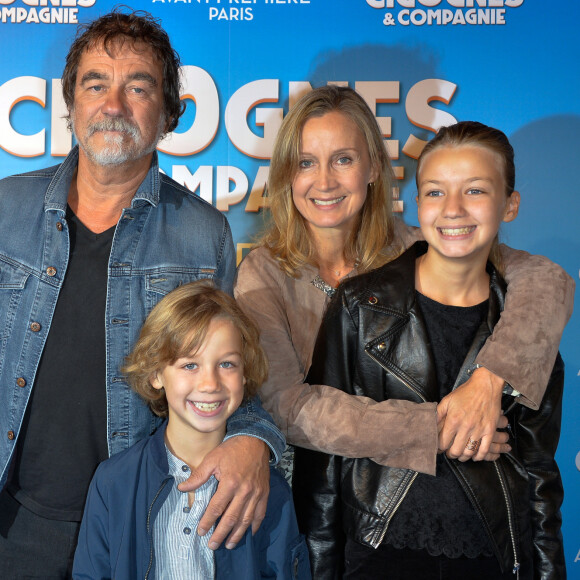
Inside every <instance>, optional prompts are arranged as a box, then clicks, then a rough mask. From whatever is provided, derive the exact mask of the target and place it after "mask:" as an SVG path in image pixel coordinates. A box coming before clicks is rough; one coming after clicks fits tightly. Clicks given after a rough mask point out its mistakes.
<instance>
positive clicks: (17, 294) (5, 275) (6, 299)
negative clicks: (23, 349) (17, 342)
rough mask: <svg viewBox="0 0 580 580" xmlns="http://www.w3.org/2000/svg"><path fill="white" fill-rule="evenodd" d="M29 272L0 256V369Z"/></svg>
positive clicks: (0, 368)
mask: <svg viewBox="0 0 580 580" xmlns="http://www.w3.org/2000/svg"><path fill="white" fill-rule="evenodd" d="M29 277H30V272H29V271H28V270H26V269H24V268H23V267H21V266H19V265H18V264H16V263H14V262H13V261H10V262H8V261H6V260H4V259H3V258H2V257H1V256H0V304H2V305H3V307H2V308H0V371H1V370H2V366H3V362H4V360H5V358H6V357H5V354H6V353H5V349H6V343H7V339H8V338H9V337H10V335H11V333H12V330H13V326H14V319H15V318H16V312H17V310H18V306H19V304H20V300H21V297H22V290H23V289H24V286H25V285H26V281H27V280H28V278H29Z"/></svg>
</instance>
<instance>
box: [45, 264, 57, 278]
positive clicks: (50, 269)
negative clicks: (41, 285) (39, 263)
mask: <svg viewBox="0 0 580 580" xmlns="http://www.w3.org/2000/svg"><path fill="white" fill-rule="evenodd" d="M46 273H47V275H48V276H50V277H51V278H52V276H56V268H53V267H52V266H49V267H48V268H47V269H46Z"/></svg>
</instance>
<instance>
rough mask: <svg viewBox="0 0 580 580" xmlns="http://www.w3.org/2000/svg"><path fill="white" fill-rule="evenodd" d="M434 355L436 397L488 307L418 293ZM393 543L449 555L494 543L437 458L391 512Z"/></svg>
mask: <svg viewBox="0 0 580 580" xmlns="http://www.w3.org/2000/svg"><path fill="white" fill-rule="evenodd" d="M416 295H417V300H418V303H419V306H420V308H421V311H422V313H423V317H424V319H425V323H426V325H427V334H428V336H429V341H430V343H431V344H430V346H431V350H432V352H433V355H434V359H435V364H436V370H437V382H438V385H439V393H440V397H441V398H442V397H444V396H445V395H446V394H447V393H449V392H450V390H451V388H452V387H453V384H454V383H455V379H456V377H457V374H458V373H459V370H460V368H461V365H462V363H463V360H464V359H465V357H466V355H467V352H468V350H469V347H470V346H471V343H472V342H473V339H474V337H475V333H476V332H477V329H478V328H479V326H480V324H481V322H482V321H483V320H484V318H485V316H486V315H487V311H488V301H485V302H483V303H481V304H478V305H476V306H470V307H465V308H464V307H458V306H446V305H444V304H440V303H438V302H435V301H434V300H431V299H430V298H427V297H426V296H423V295H422V294H420V293H419V292H417V293H416ZM384 543H386V544H390V545H392V546H393V547H395V548H405V547H406V548H411V549H416V550H417V549H425V550H427V552H429V554H431V555H433V556H438V555H441V554H443V555H445V556H447V557H448V558H458V557H460V556H467V557H469V558H475V557H477V556H491V555H492V547H491V543H490V541H489V538H488V537H487V534H486V532H485V530H484V528H483V525H482V523H481V521H480V520H479V516H478V515H477V513H476V512H475V510H474V508H473V506H472V505H471V503H470V501H469V499H468V498H467V496H466V495H465V493H464V491H463V489H462V488H461V486H460V484H459V482H458V481H457V478H456V477H455V475H454V473H453V472H452V471H451V468H450V467H449V464H448V462H447V460H446V458H445V456H444V455H439V456H438V457H437V476H436V477H433V476H430V475H425V474H422V473H419V474H418V475H417V477H416V479H415V481H414V482H413V484H412V485H411V488H410V489H409V492H408V493H407V495H406V497H405V499H404V500H403V502H402V503H401V505H400V506H399V508H398V510H397V511H396V512H395V515H394V516H393V519H392V520H391V523H390V525H389V528H388V530H387V533H386V535H385V538H384Z"/></svg>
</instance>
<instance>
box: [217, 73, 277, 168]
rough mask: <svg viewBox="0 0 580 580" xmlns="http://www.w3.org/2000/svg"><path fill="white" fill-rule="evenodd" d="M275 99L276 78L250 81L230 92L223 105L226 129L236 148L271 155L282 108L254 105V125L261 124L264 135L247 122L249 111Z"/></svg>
mask: <svg viewBox="0 0 580 580" xmlns="http://www.w3.org/2000/svg"><path fill="white" fill-rule="evenodd" d="M277 101H278V81H277V80H275V79H266V80H258V81H253V82H251V83H248V84H246V85H244V86H243V87H241V88H239V89H238V90H237V91H236V92H235V93H234V94H233V95H232V97H231V98H230V100H229V102H228V105H227V107H226V113H225V123H226V131H227V132H228V136H229V138H230V140H231V142H232V143H233V144H234V146H235V147H236V148H237V149H238V150H239V151H241V152H242V153H244V154H246V155H249V156H250V157H255V158H257V159H269V158H270V157H271V156H272V148H273V147H274V140H275V138H276V133H277V132H278V129H279V128H280V125H281V124H282V118H283V111H282V109H280V108H262V107H259V108H257V109H256V125H257V126H263V127H264V136H263V137H260V136H259V135H256V134H255V133H253V132H252V130H251V129H250V127H249V125H248V115H249V114H250V111H251V110H252V109H254V108H255V107H257V106H258V105H259V104H260V103H276V102H277Z"/></svg>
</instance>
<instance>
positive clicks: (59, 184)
mask: <svg viewBox="0 0 580 580" xmlns="http://www.w3.org/2000/svg"><path fill="white" fill-rule="evenodd" d="M78 163H79V146H78V145H75V146H74V147H73V148H72V149H71V151H70V153H69V154H68V155H67V156H66V159H65V160H64V161H63V162H62V163H61V164H60V165H59V166H58V168H57V170H56V173H55V174H54V177H53V178H52V180H51V182H50V185H49V186H48V189H47V190H46V195H45V198H44V209H45V211H49V210H54V211H61V212H65V211H66V206H67V200H68V192H69V188H70V184H71V182H72V180H73V177H74V175H75V172H76V170H77V166H78ZM160 187H161V177H160V175H159V160H158V156H157V151H154V152H153V158H152V160H151V166H150V167H149V171H148V172H147V175H146V176H145V179H144V180H143V181H142V182H141V185H140V186H139V188H138V189H137V191H136V193H135V195H134V197H133V201H132V202H131V207H138V206H140V205H142V202H145V203H149V204H151V205H153V206H157V204H158V203H159V190H160ZM140 202H141V203H140Z"/></svg>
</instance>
